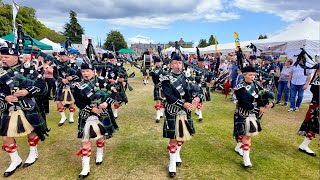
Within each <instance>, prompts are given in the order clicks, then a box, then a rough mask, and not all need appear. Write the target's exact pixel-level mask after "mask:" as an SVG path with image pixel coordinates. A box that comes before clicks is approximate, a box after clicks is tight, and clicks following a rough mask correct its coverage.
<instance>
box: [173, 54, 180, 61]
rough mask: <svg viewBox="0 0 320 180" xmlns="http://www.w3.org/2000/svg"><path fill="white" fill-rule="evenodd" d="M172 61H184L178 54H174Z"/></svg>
mask: <svg viewBox="0 0 320 180" xmlns="http://www.w3.org/2000/svg"><path fill="white" fill-rule="evenodd" d="M172 60H176V61H182V59H181V57H180V56H179V55H178V54H174V55H173V56H172Z"/></svg>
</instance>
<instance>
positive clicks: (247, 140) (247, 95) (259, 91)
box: [233, 66, 274, 168]
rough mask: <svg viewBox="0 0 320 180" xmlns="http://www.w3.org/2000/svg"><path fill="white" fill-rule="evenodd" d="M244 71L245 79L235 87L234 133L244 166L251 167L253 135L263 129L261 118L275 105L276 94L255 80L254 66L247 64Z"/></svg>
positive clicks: (237, 149) (236, 149)
mask: <svg viewBox="0 0 320 180" xmlns="http://www.w3.org/2000/svg"><path fill="white" fill-rule="evenodd" d="M242 72H243V75H244V80H243V81H242V83H240V84H238V85H237V86H236V87H235V95H236V98H237V100H238V102H237V105H236V110H235V113H234V133H233V135H234V137H235V138H236V140H237V145H236V148H235V151H236V152H237V153H238V154H239V155H241V156H243V162H244V167H246V168H251V167H252V163H251V161H250V157H249V153H250V148H251V137H252V136H255V135H257V134H258V133H259V131H261V126H260V118H261V116H262V114H263V113H264V112H265V111H266V110H267V109H270V108H272V107H273V103H272V102H271V101H272V100H273V99H274V94H273V93H272V92H269V91H265V90H263V88H262V87H260V86H259V85H258V84H256V82H254V78H255V75H256V71H255V69H254V68H253V67H252V66H246V67H245V68H243V70H242Z"/></svg>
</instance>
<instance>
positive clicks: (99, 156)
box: [96, 147, 103, 165]
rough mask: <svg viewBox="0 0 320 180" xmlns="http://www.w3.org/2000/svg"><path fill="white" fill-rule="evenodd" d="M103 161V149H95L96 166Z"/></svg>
mask: <svg viewBox="0 0 320 180" xmlns="http://www.w3.org/2000/svg"><path fill="white" fill-rule="evenodd" d="M102 161H103V147H101V148H99V147H98V148H97V155H96V165H100V164H101V163H102Z"/></svg>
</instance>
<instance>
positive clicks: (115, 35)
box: [103, 31, 128, 51]
mask: <svg viewBox="0 0 320 180" xmlns="http://www.w3.org/2000/svg"><path fill="white" fill-rule="evenodd" d="M112 42H113V43H114V46H115V47H114V48H115V50H116V51H119V50H120V49H122V48H128V45H127V43H126V41H125V40H124V37H123V35H122V34H121V33H120V32H119V31H110V32H109V33H108V34H107V39H106V41H105V42H104V43H103V47H104V48H105V49H108V50H113V49H112Z"/></svg>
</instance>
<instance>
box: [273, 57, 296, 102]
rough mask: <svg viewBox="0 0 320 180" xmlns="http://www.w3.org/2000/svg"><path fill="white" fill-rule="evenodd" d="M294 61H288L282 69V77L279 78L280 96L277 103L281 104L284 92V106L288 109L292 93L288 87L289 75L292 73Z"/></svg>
mask: <svg viewBox="0 0 320 180" xmlns="http://www.w3.org/2000/svg"><path fill="white" fill-rule="evenodd" d="M292 63H293V61H292V59H288V60H286V63H285V66H284V67H282V71H281V72H280V77H279V85H278V95H277V102H276V104H281V97H282V92H283V93H284V104H283V106H285V107H287V106H288V100H289V95H290V91H289V88H288V86H287V84H288V80H289V74H290V72H291V71H292V66H291V65H292Z"/></svg>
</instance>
